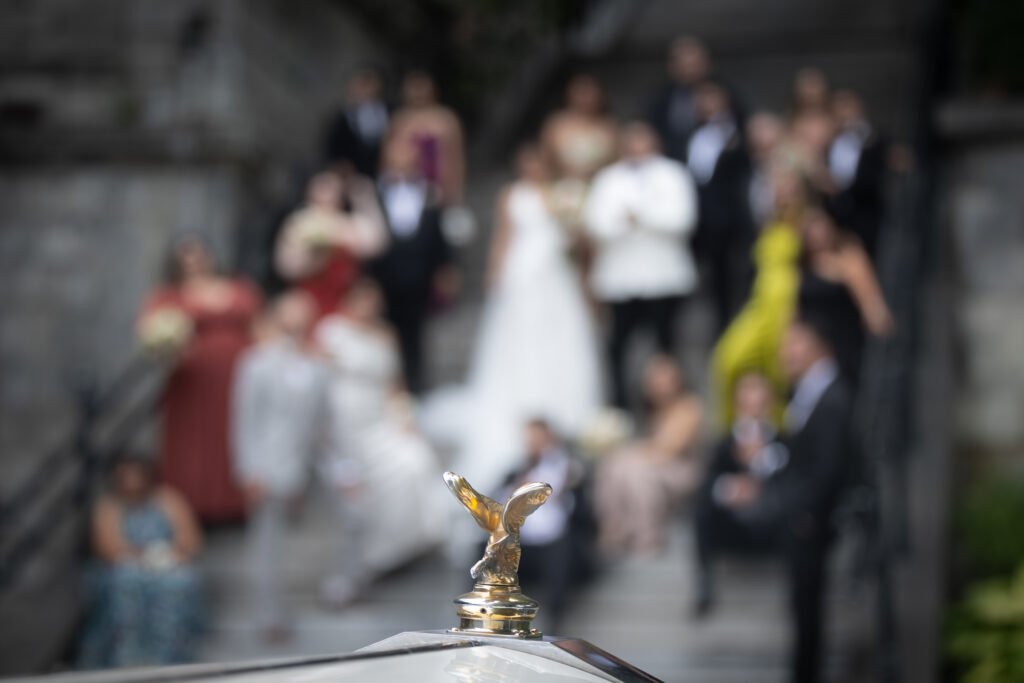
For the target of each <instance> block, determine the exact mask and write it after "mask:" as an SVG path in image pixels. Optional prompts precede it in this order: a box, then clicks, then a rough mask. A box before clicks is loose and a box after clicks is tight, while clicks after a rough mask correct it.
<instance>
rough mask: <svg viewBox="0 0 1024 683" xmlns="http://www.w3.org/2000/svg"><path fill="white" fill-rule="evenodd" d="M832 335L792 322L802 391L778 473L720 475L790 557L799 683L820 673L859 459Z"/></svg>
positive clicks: (792, 357)
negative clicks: (840, 512) (839, 529)
mask: <svg viewBox="0 0 1024 683" xmlns="http://www.w3.org/2000/svg"><path fill="white" fill-rule="evenodd" d="M828 338H829V335H828V328H827V327H826V326H825V324H824V323H823V321H818V320H812V319H807V318H801V319H798V320H797V321H795V322H793V323H792V324H791V325H790V327H789V329H788V330H787V332H786V336H785V338H784V340H783V344H782V360H783V365H784V368H785V370H786V372H787V374H788V375H789V376H790V377H791V379H792V380H793V382H794V393H793V399H792V401H791V402H790V403H789V406H788V407H787V408H786V412H785V416H784V420H783V428H784V432H785V435H784V436H783V438H782V439H781V449H780V448H779V446H773V450H774V451H775V455H774V456H773V458H772V459H773V460H774V465H773V471H772V472H771V473H770V474H769V476H767V477H764V478H760V477H758V476H757V475H756V473H754V472H740V473H738V474H728V475H718V476H717V477H716V480H715V484H714V487H715V489H717V491H715V492H714V494H713V495H714V496H715V498H716V503H717V504H718V505H719V506H720V507H721V508H722V509H724V510H727V511H728V512H729V514H730V516H731V518H732V521H733V522H734V523H735V525H736V526H737V527H738V528H740V529H742V530H743V533H744V534H747V535H749V536H750V537H751V538H752V539H756V540H757V541H758V542H764V541H766V540H771V541H774V543H776V544H777V547H778V548H779V550H780V551H781V553H782V556H783V557H784V559H785V562H786V567H787V574H788V580H789V591H790V606H791V609H792V611H793V618H794V623H795V638H794V648H793V655H792V680H793V681H794V682H795V683H810V682H813V681H817V680H819V678H820V674H821V653H822V640H823V617H824V596H825V587H826V585H825V578H826V577H825V569H826V566H825V565H826V560H827V557H828V549H829V545H830V543H831V540H832V536H833V533H832V531H833V530H832V526H831V522H832V515H833V511H834V509H835V507H836V505H837V503H838V501H839V498H840V495H841V494H842V490H843V487H844V484H845V483H846V482H847V480H848V478H849V476H850V473H851V472H852V470H853V466H854V458H855V457H856V451H855V449H854V448H853V447H852V441H853V439H852V432H851V425H850V417H851V411H852V403H851V398H850V394H849V391H848V390H847V388H846V386H845V384H844V383H843V381H842V379H841V378H840V376H839V367H838V364H837V363H836V360H835V358H834V356H833V353H832V349H831V346H830V344H829V341H828ZM780 458H781V459H780Z"/></svg>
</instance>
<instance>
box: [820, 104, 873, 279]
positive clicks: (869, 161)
mask: <svg viewBox="0 0 1024 683" xmlns="http://www.w3.org/2000/svg"><path fill="white" fill-rule="evenodd" d="M832 113H833V116H834V118H835V120H836V125H837V128H838V131H837V133H836V136H835V138H834V139H833V140H832V143H831V145H829V148H828V167H829V175H830V176H831V178H832V183H833V184H834V186H835V192H834V194H833V195H832V196H831V197H829V200H828V203H829V208H830V209H831V211H832V214H833V215H834V216H835V217H836V220H837V221H838V223H839V225H841V226H842V227H844V228H846V229H847V230H850V231H851V232H853V233H854V234H856V235H857V236H858V237H859V238H860V240H861V242H863V244H864V249H865V251H867V252H868V255H869V256H870V257H871V259H872V260H875V258H876V255H877V251H878V237H879V231H880V229H881V226H882V219H883V217H884V213H885V172H886V149H887V146H886V144H885V142H884V140H882V138H881V136H880V135H879V133H878V131H876V130H875V129H874V127H873V126H872V125H871V123H870V122H869V121H868V120H867V117H866V115H865V111H864V103H863V102H862V101H861V98H860V96H859V95H858V94H857V93H855V92H853V91H852V90H839V91H837V92H836V93H835V95H833V96H832Z"/></svg>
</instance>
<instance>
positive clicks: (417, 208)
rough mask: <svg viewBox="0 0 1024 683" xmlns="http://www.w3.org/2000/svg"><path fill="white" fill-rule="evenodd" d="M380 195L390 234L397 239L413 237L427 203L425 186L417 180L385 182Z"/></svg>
mask: <svg viewBox="0 0 1024 683" xmlns="http://www.w3.org/2000/svg"><path fill="white" fill-rule="evenodd" d="M381 195H382V199H383V200H384V201H383V203H384V213H385V214H387V217H388V225H389V226H390V227H391V233H392V234H393V235H394V236H395V237H399V238H406V237H411V236H412V235H414V234H415V233H416V230H418V229H419V227H420V218H421V217H422V215H423V207H424V206H426V203H427V184H426V183H425V182H422V181H417V180H395V181H393V182H386V183H383V184H382V186H381Z"/></svg>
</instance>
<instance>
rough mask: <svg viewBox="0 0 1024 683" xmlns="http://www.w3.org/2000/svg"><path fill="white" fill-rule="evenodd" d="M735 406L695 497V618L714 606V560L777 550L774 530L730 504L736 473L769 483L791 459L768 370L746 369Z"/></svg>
mask: <svg viewBox="0 0 1024 683" xmlns="http://www.w3.org/2000/svg"><path fill="white" fill-rule="evenodd" d="M733 404H734V414H735V416H736V417H735V419H734V420H733V423H732V425H731V429H730V430H729V432H728V433H727V434H726V435H725V436H723V437H722V438H721V440H720V441H719V442H718V444H717V446H715V449H714V453H713V455H712V458H711V462H710V463H708V469H707V472H706V473H705V475H704V481H703V483H702V484H701V486H700V488H699V489H698V490H697V495H696V496H695V499H694V506H693V524H694V536H695V540H696V545H697V548H696V550H697V567H696V569H697V586H696V588H697V602H696V605H695V606H694V607H695V609H694V616H696V617H704V616H706V615H707V614H708V613H709V612H710V611H711V608H712V606H713V602H714V598H715V595H714V592H715V591H714V584H713V576H712V564H713V562H714V560H715V559H716V558H717V557H718V556H719V555H721V554H723V553H729V554H740V555H755V554H758V555H759V554H767V553H770V552H771V551H773V550H774V549H775V537H774V534H772V533H766V529H764V528H763V527H760V526H758V525H757V524H756V523H753V522H754V520H752V519H751V518H750V516H749V515H746V514H744V513H743V511H742V510H739V509H733V507H732V505H731V502H732V501H731V496H732V487H733V486H734V482H735V481H736V479H735V478H736V476H737V475H749V476H751V477H753V478H754V479H756V480H758V481H764V480H766V479H767V478H769V477H770V476H771V475H772V474H774V473H775V471H776V470H778V468H779V467H781V466H783V465H785V463H786V461H787V459H788V451H786V450H785V449H784V448H783V447H782V446H781V444H780V443H779V442H778V430H777V429H776V427H775V424H774V421H773V419H772V417H773V413H774V412H775V406H776V402H775V389H774V387H773V386H772V384H771V382H770V381H769V380H768V378H767V377H766V376H765V375H764V374H762V373H760V372H756V371H751V372H748V373H745V374H744V375H742V376H741V377H740V378H739V379H738V380H737V381H736V389H735V392H734V394H733ZM769 531H770V530H769Z"/></svg>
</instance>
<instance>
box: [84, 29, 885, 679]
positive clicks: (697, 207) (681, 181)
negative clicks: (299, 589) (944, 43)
mask: <svg viewBox="0 0 1024 683" xmlns="http://www.w3.org/2000/svg"><path fill="white" fill-rule="evenodd" d="M399 95H400V97H399V98H398V105H397V106H392V104H391V101H390V99H389V98H388V93H387V88H386V87H385V79H384V77H383V75H382V74H381V73H379V72H377V71H376V70H374V69H370V68H366V69H361V70H359V71H358V72H356V73H354V74H353V75H352V77H351V79H350V81H349V83H348V87H347V93H346V97H347V99H346V103H345V105H344V107H342V108H341V110H340V111H338V112H337V113H336V114H335V115H334V116H332V117H331V119H330V120H329V121H328V122H327V125H326V135H325V137H324V143H323V160H324V161H323V165H322V168H321V170H319V171H318V172H317V173H316V174H314V175H313V176H312V177H311V178H310V179H309V181H308V187H307V193H306V198H305V201H304V203H303V204H302V205H301V206H299V207H297V208H295V210H294V211H293V212H292V213H290V215H288V216H287V218H286V219H285V220H284V221H283V223H282V225H281V226H280V230H279V232H278V234H277V237H276V241H275V244H274V250H273V254H272V258H273V262H274V264H275V269H276V276H277V278H279V282H280V284H279V285H278V286H273V287H269V286H266V285H265V286H263V287H261V286H259V285H257V284H256V283H253V282H251V281H249V280H247V279H244V278H241V277H235V276H233V275H232V274H231V272H230V269H229V268H227V267H226V266H227V265H228V264H221V263H217V262H216V261H215V259H214V256H213V254H212V252H211V250H210V249H209V247H208V246H207V245H206V244H205V243H204V241H203V240H202V239H201V238H199V237H198V236H185V237H183V238H181V239H179V240H178V241H176V242H175V243H174V244H173V245H171V247H170V248H169V252H168V257H167V265H166V272H165V273H164V281H163V283H162V284H161V285H160V286H158V287H157V288H155V289H154V291H152V292H151V293H150V294H149V296H148V297H147V298H146V300H145V302H144V304H143V305H142V308H141V311H140V314H139V317H138V325H137V333H138V335H139V340H140V344H141V346H142V348H143V349H145V351H146V352H147V353H150V354H152V355H153V356H154V357H156V358H158V359H161V361H162V362H164V363H166V364H167V365H168V367H169V369H170V370H169V375H168V379H167V382H166V386H165V389H164V393H163V400H162V403H161V410H162V423H161V438H160V439H159V444H158V448H157V452H156V453H153V454H150V453H142V454H139V453H134V452H133V453H124V454H122V455H121V456H120V457H118V458H117V459H116V461H115V462H114V464H113V466H112V475H111V480H110V486H109V490H108V492H107V494H106V495H105V496H104V497H103V498H102V499H101V500H100V501H99V502H98V504H97V505H96V508H95V511H94V520H93V546H94V551H95V556H96V560H97V562H96V567H95V570H94V571H93V573H92V575H91V576H90V582H91V583H90V585H91V586H92V588H91V596H92V600H91V608H90V612H89V619H88V623H87V626H86V629H85V633H84V636H83V642H82V646H81V647H80V661H81V664H82V666H84V667H100V666H125V665H136V664H148V663H171V662H179V661H189V660H190V659H193V658H194V657H195V656H196V651H197V650H196V648H197V647H198V645H199V634H201V626H200V625H201V622H202V614H201V609H200V607H201V605H202V599H201V597H200V595H201V581H200V577H199V574H198V572H197V570H196V568H195V560H196V558H197V555H198V553H200V552H201V547H202V529H203V528H204V527H208V526H211V525H219V524H224V523H238V522H242V521H244V523H245V525H246V534H247V539H246V544H247V551H246V552H247V557H246V561H245V562H244V563H243V564H242V565H241V566H240V571H244V572H246V573H247V575H246V576H244V577H243V576H239V580H243V578H244V580H246V581H248V582H249V585H250V586H251V606H252V610H253V620H254V622H255V623H256V624H257V626H258V631H259V633H260V634H261V637H266V638H268V639H271V640H273V639H280V638H284V637H287V633H288V629H289V624H290V621H289V609H288V604H287V601H286V599H285V595H284V591H283V584H284V581H285V577H284V575H283V574H284V572H283V566H284V563H283V562H282V553H283V550H282V548H283V544H284V542H285V538H286V537H287V535H288V534H289V525H290V524H292V523H293V522H292V519H293V517H294V515H293V512H294V510H295V508H296V506H298V505H301V504H302V501H303V500H304V498H306V494H307V491H308V490H309V489H310V487H311V486H314V485H315V486H319V487H321V488H322V489H323V490H324V491H327V492H329V496H330V498H331V501H332V505H333V507H334V509H335V512H336V517H337V523H336V530H337V533H336V535H335V536H336V548H335V550H334V552H333V558H334V559H333V560H332V562H331V564H330V565H329V566H325V567H324V568H323V581H322V584H321V586H320V587H319V591H320V597H321V600H322V601H323V603H324V604H325V605H326V606H329V607H332V608H337V609H344V608H345V607H346V606H347V605H348V604H350V603H351V602H352V601H354V600H356V599H358V598H359V596H360V594H361V593H362V592H363V591H364V589H365V587H366V586H367V585H368V584H369V582H371V581H373V579H374V578H375V577H377V576H380V575H381V574H383V573H385V572H388V571H391V570H393V569H395V568H397V567H401V566H403V565H406V564H408V563H410V562H414V561H416V560H417V559H418V558H422V557H423V556H424V555H425V554H427V553H429V552H431V551H434V550H436V549H439V548H443V549H444V550H445V551H446V552H447V553H448V555H449V557H450V558H451V559H452V562H453V563H455V564H459V565H460V566H468V564H466V561H467V560H470V559H471V557H472V555H473V554H474V553H476V552H478V551H479V550H480V546H479V545H477V544H476V542H477V541H479V542H482V540H483V539H482V538H478V537H480V536H482V532H479V531H477V532H476V533H475V535H474V532H473V531H472V529H468V530H467V531H466V532H465V533H462V532H459V533H456V531H454V530H455V529H461V528H462V527H460V526H458V525H460V524H463V523H465V521H466V520H464V519H462V518H463V516H464V513H462V511H461V510H460V509H459V506H458V505H455V504H454V503H453V501H452V500H450V498H449V495H448V493H447V491H445V489H444V486H442V484H441V473H442V471H443V470H445V469H450V470H453V471H455V472H458V473H459V474H462V475H464V476H465V477H466V479H467V480H468V481H469V482H470V483H471V484H472V485H473V486H474V487H476V488H477V489H479V490H480V491H482V492H484V493H486V494H488V495H491V496H492V497H495V498H499V497H501V496H503V495H505V492H508V491H511V490H513V489H514V487H516V486H518V485H521V484H522V483H525V482H528V481H545V482H548V483H549V484H551V486H552V488H553V491H554V493H553V495H552V497H551V499H550V500H549V501H548V503H547V504H546V505H545V506H543V507H542V508H541V509H540V510H539V511H538V512H537V513H536V514H534V515H533V516H532V517H530V519H529V520H528V521H527V523H526V524H525V525H524V527H523V529H522V543H523V546H524V552H523V566H522V567H521V575H522V579H523V583H524V589H525V590H526V592H527V593H529V594H531V595H533V596H534V597H536V598H538V599H539V600H540V601H541V604H542V605H544V612H545V618H546V619H548V620H549V621H548V624H549V626H548V630H552V631H557V627H558V623H559V622H560V620H561V619H562V617H563V616H564V614H565V611H566V609H567V607H568V606H569V605H570V604H571V597H572V589H573V587H576V586H579V585H581V584H582V583H583V582H584V581H585V579H586V578H587V577H589V576H592V575H593V574H594V573H595V572H597V571H599V570H600V568H601V566H603V565H604V564H605V563H608V562H614V561H615V560H616V559H617V558H621V557H623V556H627V555H645V554H654V553H658V552H660V551H661V550H662V549H663V547H664V546H665V543H666V537H667V535H668V534H669V533H671V530H672V529H673V528H674V527H673V525H672V521H673V520H674V519H676V518H678V516H679V514H681V512H682V511H685V513H686V519H687V523H690V524H693V525H694V530H695V533H694V538H695V539H696V545H697V548H696V552H695V557H696V558H697V563H698V567H697V568H696V572H695V576H697V581H698V585H697V586H695V587H694V595H695V596H696V600H695V604H694V605H693V611H694V616H695V617H697V618H700V617H702V616H704V615H706V614H708V613H709V612H711V611H712V610H713V609H714V605H715V601H716V599H717V597H718V595H717V591H716V584H715V581H714V574H715V572H714V567H715V563H716V560H717V559H718V558H719V557H721V556H722V555H725V554H739V555H747V554H761V553H773V554H775V555H777V556H778V557H780V558H782V560H783V562H784V564H785V566H786V571H787V576H788V577H789V581H790V585H791V606H792V613H793V624H794V629H795V631H794V633H795V639H794V650H793V655H792V663H793V671H794V680H799V681H812V680H818V676H819V670H820V665H821V650H822V642H821V639H822V630H823V629H822V622H823V619H824V607H823V600H822V597H823V593H824V590H825V584H826V572H825V562H826V558H827V556H828V551H829V548H830V546H831V545H832V543H833V541H834V538H835V535H836V529H835V524H834V521H833V518H834V513H835V511H836V509H837V507H838V506H839V505H840V503H841V502H842V499H843V496H844V494H845V492H846V491H848V490H850V489H851V488H852V487H853V486H855V485H856V484H857V482H858V481H859V477H861V473H860V465H859V460H860V454H859V452H858V448H857V446H856V439H855V434H854V430H853V428H852V416H853V407H854V404H855V401H856V395H857V390H858V386H859V385H860V383H861V367H862V362H861V361H862V357H863V355H864V349H865V345H866V343H867V342H868V340H869V339H872V338H877V339H884V338H886V337H889V336H890V335H892V334H893V333H894V331H895V322H894V321H893V318H892V315H891V313H890V311H889V308H888V306H887V304H886V301H885V298H884V296H883V293H882V289H881V287H880V285H879V282H878V279H877V277H876V274H875V261H876V258H877V255H878V253H879V246H880V244H882V243H883V242H884V238H885V235H884V225H885V220H886V216H885V205H886V203H885V183H886V174H887V169H888V166H889V164H890V156H891V155H890V150H889V148H888V146H887V144H886V141H885V139H884V137H883V136H882V135H881V133H880V131H878V130H877V129H876V128H875V127H874V126H873V125H872V123H871V121H870V119H869V117H868V114H867V112H866V110H865V107H864V104H863V102H862V100H861V98H860V97H859V95H858V94H857V93H856V92H854V91H852V90H849V89H843V88H840V87H835V86H834V85H833V84H832V83H830V82H829V79H828V76H827V74H825V73H823V72H821V71H819V70H817V69H815V68H804V69H801V70H800V71H798V72H797V73H796V74H795V75H794V79H793V84H792V93H791V97H790V106H789V109H788V110H787V111H785V112H771V111H766V110H762V109H759V108H758V107H757V106H756V103H752V102H748V101H746V100H745V98H744V96H743V93H742V92H739V91H738V90H737V89H736V88H735V87H734V86H733V85H732V84H731V83H729V82H727V81H726V80H723V79H722V78H720V77H719V75H718V74H717V73H716V71H715V68H714V63H713V61H712V59H711V56H710V55H709V53H708V51H707V49H706V48H705V46H704V45H703V44H702V43H701V42H700V41H699V40H698V39H696V38H693V37H682V38H679V39H678V40H676V41H675V42H674V43H673V44H672V45H671V48H670V50H669V54H668V55H667V73H666V77H665V82H664V86H663V87H662V88H661V89H659V90H658V91H657V92H655V93H651V96H650V98H649V100H648V101H646V102H638V103H635V104H636V110H635V111H633V112H626V113H628V114H631V115H632V118H619V117H617V116H616V114H615V113H614V112H612V111H611V110H610V108H609V106H608V104H607V101H606V95H605V92H604V90H603V86H602V83H601V82H600V81H599V80H598V79H596V78H595V77H593V76H591V75H588V74H578V75H573V76H572V77H571V78H569V79H568V82H567V84H566V85H565V89H564V101H563V104H562V106H561V108H560V109H558V110H557V111H554V112H552V113H550V114H549V115H548V116H547V118H546V120H545V121H544V122H543V124H542V126H541V127H540V129H539V130H537V131H536V132H535V135H534V136H533V137H532V138H531V139H529V140H526V141H524V142H522V144H521V145H520V146H519V147H518V149H517V150H516V152H515V155H514V164H515V178H514V180H512V181H511V182H510V183H509V184H508V185H507V186H506V187H504V188H503V189H502V191H501V192H500V194H499V195H498V196H497V197H496V198H495V200H494V215H493V220H492V221H491V223H490V225H489V230H486V231H484V232H485V233H486V234H489V240H490V246H489V249H488V251H487V257H486V258H487V261H486V264H485V266H484V267H485V278H484V283H485V285H484V286H485V291H484V293H483V300H484V305H483V309H482V313H481V317H480V320H479V326H478V329H477V331H476V335H475V339H474V340H473V341H472V343H471V348H472V351H471V354H470V356H469V358H468V368H469V370H468V374H467V376H466V377H465V379H464V382H462V383H461V384H460V385H458V386H437V384H436V382H434V381H433V378H432V377H431V376H430V374H429V369H430V368H431V363H430V362H429V360H430V359H429V358H428V357H427V356H426V354H427V352H428V350H429V349H427V347H426V344H425V339H426V334H425V333H426V330H427V326H428V324H430V323H431V319H432V318H436V320H437V322H438V324H444V316H445V315H447V314H449V313H450V311H451V310H452V309H453V308H454V307H457V306H458V305H459V302H460V299H461V298H463V297H467V296H476V293H473V292H467V291H465V286H464V281H465V278H464V277H463V273H464V272H465V271H466V270H468V269H469V268H470V264H468V263H467V262H466V259H467V258H469V254H470V252H469V250H468V249H467V248H466V246H465V244H466V241H467V239H468V238H469V236H470V235H471V233H472V232H473V229H472V225H473V223H474V219H473V217H472V215H471V214H470V212H469V210H468V209H467V208H466V206H465V204H464V202H465V195H466V184H467V179H468V178H469V177H471V175H472V170H471V169H467V164H466V151H465V143H464V135H463V130H462V125H461V123H460V120H459V116H458V115H457V114H456V113H455V112H454V111H452V110H451V109H450V108H448V107H447V106H445V105H444V104H443V103H442V100H441V98H440V93H439V91H438V87H437V84H436V82H435V80H434V79H433V78H432V76H431V75H430V74H428V73H426V72H423V71H413V72H410V73H408V74H406V75H405V76H404V78H403V79H402V81H401V87H400V93H399ZM477 218H484V217H477ZM698 298H701V299H703V300H704V301H706V302H708V303H709V304H710V306H709V307H710V311H711V314H712V323H711V324H712V325H713V327H714V331H715V341H714V343H713V345H712V347H711V348H708V349H706V355H705V358H706V363H707V368H708V371H707V374H708V385H707V386H706V387H699V386H694V384H693V383H691V382H690V381H688V375H687V373H686V372H684V368H683V366H682V363H681V362H680V357H681V353H680V350H681V348H682V346H683V345H684V344H685V343H686V342H687V340H685V339H683V338H682V333H683V330H684V329H688V327H687V325H686V324H685V323H686V320H687V318H688V317H689V316H691V315H693V313H694V310H695V306H694V302H695V301H696V300H697V299H698ZM638 358H639V361H638V360H637V359H638ZM470 523H471V522H470ZM467 539H468V540H467ZM680 576H681V577H682V573H681V575H680ZM680 580H681V581H682V578H681V579H680Z"/></svg>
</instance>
